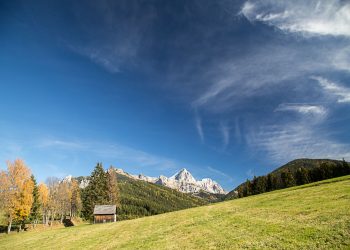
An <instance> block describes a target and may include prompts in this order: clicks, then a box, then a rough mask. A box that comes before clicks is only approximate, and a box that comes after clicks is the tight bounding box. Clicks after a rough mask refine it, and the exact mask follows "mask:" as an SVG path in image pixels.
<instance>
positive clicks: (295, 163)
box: [271, 158, 343, 174]
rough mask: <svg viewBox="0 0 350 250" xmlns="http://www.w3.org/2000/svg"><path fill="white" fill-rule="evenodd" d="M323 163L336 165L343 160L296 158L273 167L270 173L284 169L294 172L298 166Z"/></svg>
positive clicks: (308, 166) (315, 166) (309, 166)
mask: <svg viewBox="0 0 350 250" xmlns="http://www.w3.org/2000/svg"><path fill="white" fill-rule="evenodd" d="M324 164H330V165H337V164H343V161H338V160H331V159H306V158H304V159H296V160H293V161H290V162H288V163H287V164H285V165H283V166H281V167H279V168H277V169H275V170H274V171H272V172H271V173H274V174H277V173H281V172H283V171H286V170H289V171H291V172H295V171H297V170H298V169H299V168H305V169H312V168H317V167H320V166H321V165H324Z"/></svg>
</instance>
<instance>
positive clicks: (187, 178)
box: [169, 168, 196, 183]
mask: <svg viewBox="0 0 350 250" xmlns="http://www.w3.org/2000/svg"><path fill="white" fill-rule="evenodd" d="M169 179H172V180H176V181H179V182H187V183H196V179H195V178H194V177H193V176H192V174H191V173H190V172H189V171H188V170H187V169H186V168H183V169H181V170H180V171H179V172H177V173H176V174H174V175H173V176H171V177H170V178H169Z"/></svg>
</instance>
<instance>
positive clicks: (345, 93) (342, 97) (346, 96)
mask: <svg viewBox="0 0 350 250" xmlns="http://www.w3.org/2000/svg"><path fill="white" fill-rule="evenodd" d="M311 79H314V80H316V81H318V83H319V84H320V85H321V87H322V88H323V89H324V91H325V92H326V93H327V94H329V95H333V96H336V97H337V98H338V99H337V101H338V102H350V89H349V88H346V87H344V86H341V85H339V84H337V83H335V82H332V81H330V80H328V79H326V78H323V77H319V76H313V77H311Z"/></svg>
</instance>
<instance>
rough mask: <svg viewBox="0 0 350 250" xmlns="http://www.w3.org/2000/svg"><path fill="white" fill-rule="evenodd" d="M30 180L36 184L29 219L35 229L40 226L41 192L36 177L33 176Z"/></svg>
mask: <svg viewBox="0 0 350 250" xmlns="http://www.w3.org/2000/svg"><path fill="white" fill-rule="evenodd" d="M30 178H31V180H32V182H33V184H34V187H33V203H32V208H31V210H30V215H29V219H30V221H31V222H32V224H33V227H35V225H36V224H38V221H39V219H40V200H39V190H38V185H37V183H36V180H35V177H34V175H32V176H31V177H30Z"/></svg>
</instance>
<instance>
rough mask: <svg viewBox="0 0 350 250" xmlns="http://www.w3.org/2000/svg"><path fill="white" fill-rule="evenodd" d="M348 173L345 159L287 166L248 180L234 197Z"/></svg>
mask: <svg viewBox="0 0 350 250" xmlns="http://www.w3.org/2000/svg"><path fill="white" fill-rule="evenodd" d="M348 174H350V164H349V163H348V162H346V161H345V160H343V161H342V162H340V161H339V162H324V163H322V164H321V165H320V166H318V167H315V168H310V169H307V168H304V167H300V168H297V169H296V171H291V170H289V169H288V168H287V169H285V170H282V171H280V172H278V173H270V174H268V175H264V176H258V177H254V178H253V180H247V181H246V182H245V183H243V184H241V185H240V186H238V187H237V188H236V189H235V192H234V193H235V194H234V198H237V197H238V198H241V197H246V196H250V195H255V194H261V193H265V192H270V191H273V190H277V189H283V188H288V187H293V186H298V185H303V184H307V183H311V182H316V181H322V180H325V179H330V178H335V177H339V176H343V175H348Z"/></svg>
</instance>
